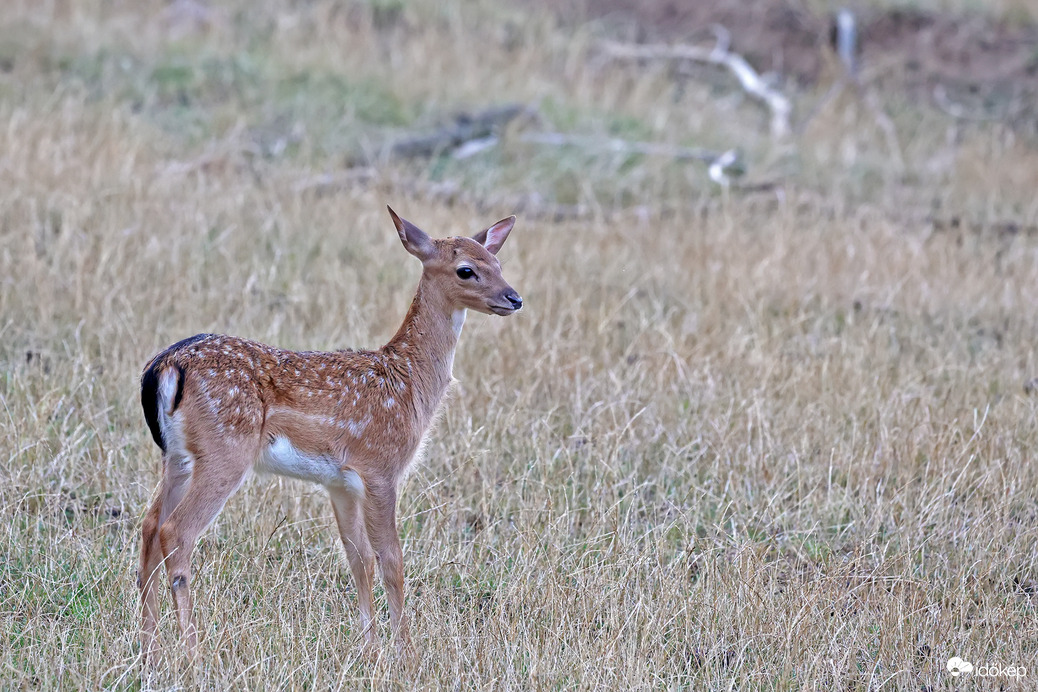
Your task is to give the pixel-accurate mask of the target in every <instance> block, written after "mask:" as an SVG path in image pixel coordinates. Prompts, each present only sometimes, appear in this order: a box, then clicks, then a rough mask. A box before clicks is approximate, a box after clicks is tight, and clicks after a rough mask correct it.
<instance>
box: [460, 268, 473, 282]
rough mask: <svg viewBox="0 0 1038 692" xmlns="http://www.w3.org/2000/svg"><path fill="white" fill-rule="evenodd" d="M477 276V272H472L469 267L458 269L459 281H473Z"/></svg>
mask: <svg viewBox="0 0 1038 692" xmlns="http://www.w3.org/2000/svg"><path fill="white" fill-rule="evenodd" d="M475 275H476V272H474V271H472V270H471V269H469V268H468V267H458V278H459V279H471V278H472V277H474V276H475Z"/></svg>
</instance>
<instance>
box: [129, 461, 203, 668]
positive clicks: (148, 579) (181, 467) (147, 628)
mask: <svg viewBox="0 0 1038 692" xmlns="http://www.w3.org/2000/svg"><path fill="white" fill-rule="evenodd" d="M191 461H192V460H191V458H190V457H189V456H187V455H186V453H184V454H179V453H177V452H176V451H173V452H172V453H165V454H163V457H162V471H163V473H162V480H160V481H159V487H158V490H157V492H156V493H155V499H154V500H153V501H152V503H151V507H149V508H148V512H147V513H146V514H145V515H144V523H143V525H142V526H141V561H140V567H139V568H138V570H137V588H138V589H139V590H140V596H141V650H142V653H143V655H144V658H145V660H147V659H148V658H150V657H151V656H153V655H154V654H155V650H156V633H157V631H158V618H159V594H158V572H159V568H160V566H161V565H162V548H161V546H160V545H159V528H160V527H161V526H162V523H163V522H164V521H166V518H167V517H168V516H169V515H170V512H172V511H173V510H174V509H175V508H176V506H177V505H178V504H179V503H180V500H181V499H182V498H183V497H184V493H185V492H187V487H188V484H189V483H190V481H191Z"/></svg>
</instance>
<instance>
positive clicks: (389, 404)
mask: <svg viewBox="0 0 1038 692" xmlns="http://www.w3.org/2000/svg"><path fill="white" fill-rule="evenodd" d="M382 405H383V406H385V407H386V408H393V407H394V406H396V399H394V398H393V397H389V398H388V399H386V400H385V401H384V402H382Z"/></svg>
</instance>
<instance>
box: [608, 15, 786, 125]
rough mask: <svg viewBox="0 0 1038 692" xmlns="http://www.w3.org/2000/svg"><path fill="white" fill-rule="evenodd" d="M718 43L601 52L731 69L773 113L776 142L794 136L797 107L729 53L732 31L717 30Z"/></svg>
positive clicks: (619, 46) (612, 46)
mask: <svg viewBox="0 0 1038 692" xmlns="http://www.w3.org/2000/svg"><path fill="white" fill-rule="evenodd" d="M714 33H715V34H716V36H717V44H716V45H715V46H714V47H713V48H703V47H701V46H682V45H678V46H667V45H660V44H630V43H615V42H612V41H610V42H606V43H603V44H601V49H602V50H603V52H605V54H606V55H608V56H609V57H611V58H614V59H623V60H691V61H693V62H701V63H708V64H711V65H720V66H722V67H726V68H728V69H729V70H730V71H731V72H732V73H733V74H734V75H735V77H736V79H738V80H739V84H740V85H741V86H742V88H743V90H744V91H745V92H746V93H748V94H749V95H750V96H752V97H754V98H756V99H757V100H759V101H760V102H761V103H763V104H764V105H765V106H766V107H767V108H768V110H769V111H770V112H771V135H772V136H773V137H775V138H776V139H780V138H783V137H786V136H787V135H789V133H790V127H789V117H790V114H791V113H792V111H793V107H792V105H791V104H790V101H789V99H787V98H786V97H785V96H784V95H783V94H782V93H780V92H779V91H777V90H776V89H773V88H772V87H770V86H768V84H767V83H766V82H765V81H764V79H762V78H761V76H760V75H759V74H758V73H757V71H756V70H755V69H753V67H752V66H751V65H750V63H748V62H747V61H746V59H745V58H743V57H742V56H741V55H739V54H738V53H732V52H731V51H729V50H728V41H727V36H728V32H727V30H725V29H724V28H723V27H715V28H714Z"/></svg>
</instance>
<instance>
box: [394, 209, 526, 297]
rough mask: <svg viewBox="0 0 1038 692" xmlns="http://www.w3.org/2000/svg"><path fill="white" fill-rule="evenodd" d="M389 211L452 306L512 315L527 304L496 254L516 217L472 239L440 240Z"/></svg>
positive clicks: (402, 236) (410, 249)
mask: <svg viewBox="0 0 1038 692" xmlns="http://www.w3.org/2000/svg"><path fill="white" fill-rule="evenodd" d="M387 208H388V207H387ZM389 214H390V216H392V217H393V223H394V224H395V225H396V232H397V233H398V234H399V235H400V242H401V243H403V244H404V248H405V249H406V250H407V251H408V252H410V253H411V254H412V255H414V256H415V257H417V258H418V259H420V260H421V261H422V270H423V274H424V275H425V276H426V277H427V278H428V279H429V280H430V281H431V282H432V283H433V284H434V285H435V286H437V287H438V288H439V289H440V290H441V292H442V293H443V295H444V296H445V297H446V298H447V300H448V301H450V303H451V307H452V308H470V309H472V310H476V311H477V312H483V313H487V314H491V313H492V314H495V315H511V314H512V313H513V312H515V311H517V310H519V309H520V308H521V307H523V299H522V298H520V297H519V294H518V293H516V291H515V289H514V288H512V287H511V286H509V285H508V282H506V281H505V279H504V277H503V276H501V263H500V262H498V260H497V257H496V255H497V252H498V250H500V249H501V246H502V245H504V244H505V240H506V239H507V238H508V234H509V232H511V230H512V226H514V225H515V217H514V216H509V217H508V218H507V219H502V220H500V221H498V222H497V223H495V224H494V225H493V226H490V227H489V228H487V229H486V230H483V231H480V232H479V233H477V234H476V235H474V236H472V237H471V238H465V237H460V236H459V237H454V238H439V239H437V238H430V237H429V235H428V234H427V233H426V232H425V231H423V230H422V229H420V228H418V227H417V226H415V225H414V224H413V223H411V222H410V221H407V220H405V219H401V218H400V217H399V216H397V215H396V213H395V212H394V211H393V210H392V209H389Z"/></svg>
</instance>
